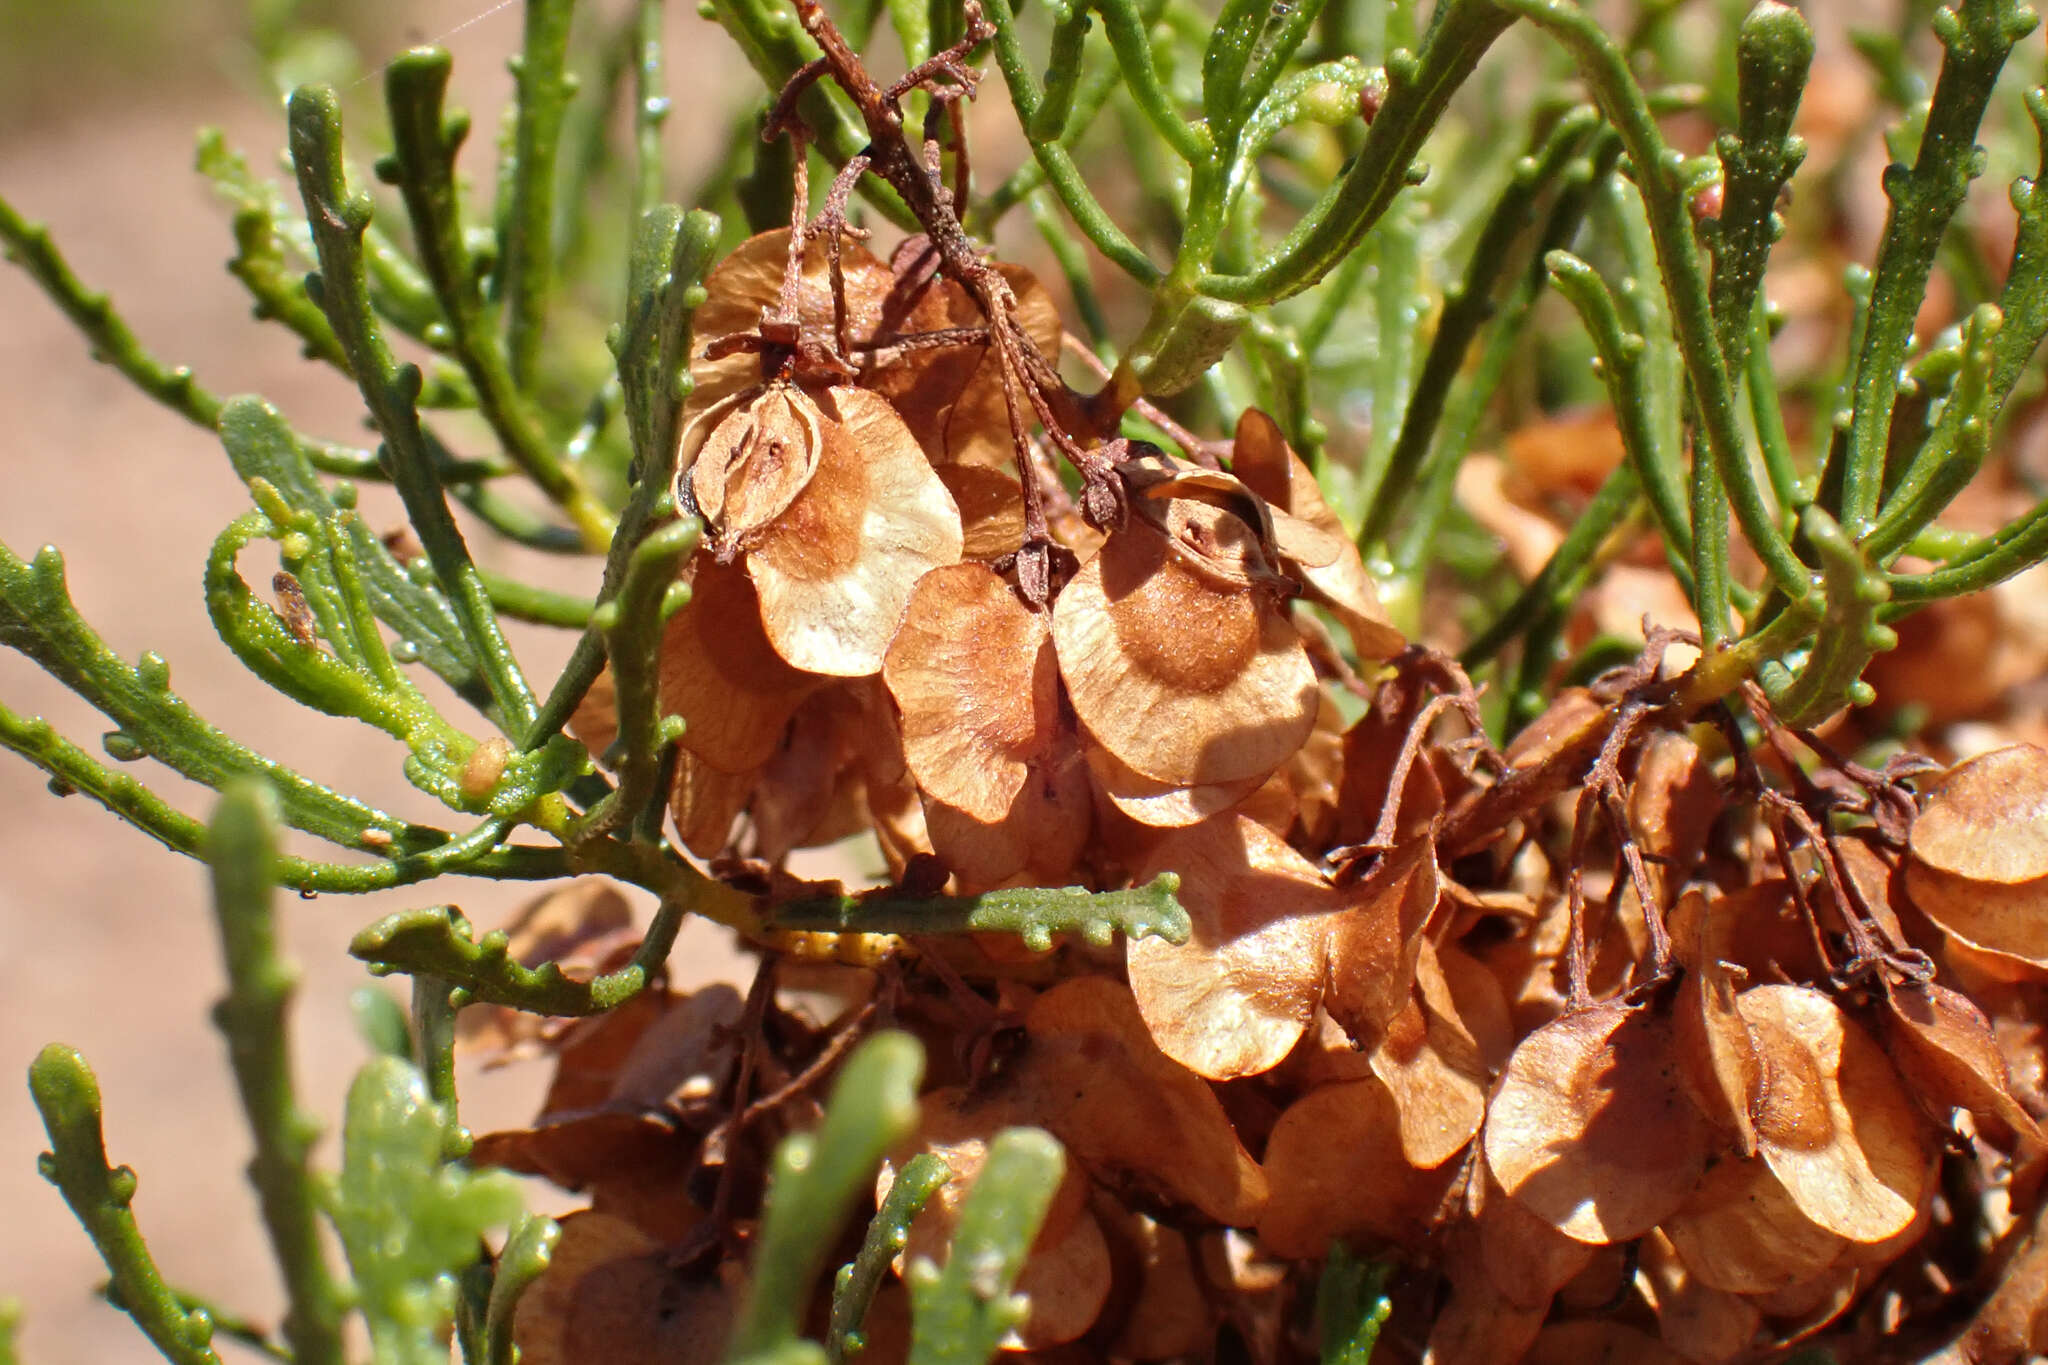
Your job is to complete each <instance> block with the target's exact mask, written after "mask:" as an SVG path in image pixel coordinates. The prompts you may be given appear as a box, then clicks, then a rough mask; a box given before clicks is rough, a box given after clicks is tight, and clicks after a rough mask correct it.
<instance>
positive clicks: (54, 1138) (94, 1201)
mask: <svg viewBox="0 0 2048 1365" xmlns="http://www.w3.org/2000/svg"><path fill="white" fill-rule="evenodd" d="M28 1084H29V1091H30V1093H31V1094H32V1095H33V1096H34V1097H35V1102H36V1108H37V1110H39V1111H40V1112H41V1114H42V1116H43V1127H44V1129H45V1130H46V1131H47V1132H48V1133H49V1135H50V1150H49V1151H47V1152H45V1153H43V1155H42V1156H41V1157H39V1158H38V1159H37V1166H38V1168H39V1169H40V1170H41V1171H42V1175H43V1178H44V1179H45V1180H47V1181H49V1182H50V1183H51V1184H52V1185H55V1186H56V1187H57V1189H58V1191H59V1192H60V1193H62V1194H63V1196H64V1202H65V1203H66V1204H69V1205H70V1206H71V1212H72V1215H73V1216H74V1217H76V1218H77V1219H78V1221H79V1222H80V1223H81V1224H83V1225H84V1227H85V1230H86V1233H87V1235H88V1236H90V1237H91V1238H92V1241H93V1245H94V1246H95V1247H97V1248H98V1249H99V1253H100V1259H101V1260H103V1261H105V1262H106V1263H107V1273H108V1274H110V1275H112V1276H113V1277H114V1287H115V1291H116V1292H117V1293H118V1294H119V1295H120V1298H121V1306H122V1308H123V1309H124V1310H125V1311H126V1312H127V1314H128V1316H129V1317H131V1318H133V1319H135V1325H136V1326H137V1327H140V1328H141V1329H142V1331H143V1333H144V1334H145V1335H146V1336H148V1337H149V1339H150V1341H151V1342H153V1343H154V1344H155V1346H156V1348H157V1350H158V1351H160V1352H161V1353H162V1354H163V1356H164V1358H165V1359H167V1360H170V1361H172V1362H174V1365H220V1357H219V1356H218V1355H215V1354H214V1351H213V1347H212V1346H211V1345H209V1344H208V1343H209V1342H210V1341H211V1340H212V1337H213V1319H212V1318H210V1317H209V1316H207V1315H206V1314H205V1313H204V1312H187V1311H186V1310H185V1308H184V1306H183V1305H182V1304H180V1303H179V1302H178V1296H177V1295H176V1294H174V1293H173V1292H171V1290H170V1288H169V1287H168V1286H167V1285H165V1284H164V1282H163V1277H162V1276H160V1275H159V1274H157V1269H156V1262H155V1261H154V1260H152V1259H151V1258H150V1254H149V1246H148V1244H147V1243H145V1242H144V1241H143V1240H142V1232H141V1229H139V1228H138V1227H136V1225H135V1215H134V1213H133V1212H132V1211H130V1209H129V1204H130V1203H131V1202H132V1201H133V1200H134V1198H135V1172H133V1171H131V1170H129V1169H128V1168H127V1167H126V1166H123V1167H121V1168H119V1169H114V1168H111V1167H109V1166H108V1165H107V1143H106V1137H105V1134H104V1133H103V1132H102V1131H101V1128H100V1087H99V1082H98V1080H96V1079H95V1078H94V1076H93V1074H92V1068H91V1067H89V1066H87V1065H86V1064H85V1059H84V1058H83V1057H81V1056H79V1055H78V1054H77V1053H76V1052H74V1051H72V1050H71V1049H70V1048H68V1047H65V1046H64V1045H62V1044H61V1043H52V1044H50V1045H49V1046H48V1047H46V1048H44V1049H43V1050H42V1052H41V1053H40V1054H38V1055H37V1057H36V1060H35V1062H34V1064H33V1065H31V1066H30V1067H29V1069H28Z"/></svg>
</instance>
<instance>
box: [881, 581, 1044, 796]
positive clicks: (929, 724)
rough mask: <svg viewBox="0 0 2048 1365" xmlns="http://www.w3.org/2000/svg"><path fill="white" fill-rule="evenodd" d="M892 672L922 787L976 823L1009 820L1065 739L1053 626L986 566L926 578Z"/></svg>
mask: <svg viewBox="0 0 2048 1365" xmlns="http://www.w3.org/2000/svg"><path fill="white" fill-rule="evenodd" d="M882 676H883V679H884V680H885V681H886V682H887V683H888V686H889V692H890V694H891V695H892V696H893V697H895V699H896V705H897V709H898V710H899V711H900V712H901V714H902V717H903V724H902V734H903V756H904V759H905V761H906V762H908V764H909V765H910V772H911V775H912V776H913V777H914V778H916V779H917V785H918V788H919V789H920V790H921V791H923V792H924V793H925V794H926V795H927V796H930V797H933V798H936V799H937V800H939V801H942V802H944V803H945V804H946V805H948V806H951V807H953V808H954V809H956V810H958V811H960V812H961V813H962V814H963V815H966V816H967V817H968V818H969V819H972V820H978V821H981V822H982V823H984V824H993V823H994V822H995V821H997V820H1000V819H1002V818H1003V817H1004V816H1005V815H1006V814H1008V813H1009V809H1010V805H1011V803H1012V802H1013V801H1015V800H1016V798H1017V793H1018V792H1019V791H1020V790H1021V789H1022V788H1023V786H1024V782H1025V778H1026V777H1027V775H1028V773H1029V770H1030V765H1031V763H1032V762H1033V760H1037V759H1042V758H1044V757H1045V756H1046V755H1047V754H1048V753H1049V751H1050V750H1051V749H1052V748H1053V747H1054V746H1055V745H1056V744H1058V743H1059V742H1060V740H1061V739H1062V737H1063V731H1062V726H1061V724H1060V696H1059V666H1058V664H1057V663H1056V662H1055V661H1054V659H1053V651H1052V632H1051V628H1050V626H1049V625H1048V623H1047V622H1046V619H1045V616H1044V614H1043V613H1041V612H1035V611H1032V610H1031V609H1030V608H1029V607H1027V606H1025V605H1024V604H1023V603H1022V602H1021V601H1019V600H1018V598H1017V596H1016V594H1015V593H1013V592H1011V591H1010V589H1009V587H1008V585H1006V584H1005V583H1004V582H1003V580H1002V579H1000V578H998V577H996V575H995V574H993V573H991V572H990V571H989V570H988V569H986V568H984V567H983V566H982V565H979V564H954V565H951V566H949V567H947V568H943V569H939V570H935V571H934V572H932V573H929V574H926V575H925V576H924V578H923V579H922V580H921V581H920V582H919V583H918V585H917V588H916V590H915V591H914V592H913V593H912V595H911V598H910V606H909V609H908V611H907V612H906V613H905V616H904V621H903V627H902V629H901V630H899V631H897V633H896V638H895V641H894V642H893V643H892V644H891V645H890V646H889V653H888V656H887V658H886V659H885V660H884V661H883V666H882Z"/></svg>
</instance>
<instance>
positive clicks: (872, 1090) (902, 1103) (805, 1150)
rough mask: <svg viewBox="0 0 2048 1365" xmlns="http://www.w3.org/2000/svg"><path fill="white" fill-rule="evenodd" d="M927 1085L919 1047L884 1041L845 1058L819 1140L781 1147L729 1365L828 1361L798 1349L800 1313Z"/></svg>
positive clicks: (911, 1124) (800, 1138) (790, 1141)
mask: <svg viewBox="0 0 2048 1365" xmlns="http://www.w3.org/2000/svg"><path fill="white" fill-rule="evenodd" d="M923 1076H924V1051H923V1049H922V1048H921V1047H919V1046H918V1043H917V1040H916V1039H915V1038H912V1037H910V1036H909V1035H908V1034H903V1033H878V1034H876V1035H875V1036H874V1037H872V1038H870V1039H868V1040H867V1041H866V1042H864V1043H862V1044H861V1045H860V1047H859V1048H858V1049H857V1050H856V1051H855V1052H854V1054H853V1055H852V1056H851V1057H850V1058H848V1059H847V1062H846V1066H845V1069H844V1070H842V1071H841V1072H840V1073H839V1079H838V1080H837V1081H835V1082H834V1083H833V1086H832V1096H831V1099H830V1100H829V1101H828V1102H827V1104H826V1107H825V1121H824V1123H823V1124H821V1125H820V1126H819V1128H818V1131H817V1132H815V1133H799V1134H795V1135H793V1136H790V1137H787V1138H784V1139H783V1140H782V1142H781V1143H780V1144H778V1145H777V1147H776V1149H775V1156H774V1160H773V1164H772V1169H771V1171H770V1174H769V1180H768V1197H767V1205H766V1208H765V1210H764V1211H763V1213H762V1216H761V1231H760V1239H759V1243H758V1246H757V1247H756V1250H755V1254H754V1279H753V1283H752V1285H751V1286H749V1288H748V1291H747V1297H746V1303H745V1306H744V1307H743V1308H742V1309H741V1310H740V1316H739V1320H738V1323H737V1324H736V1325H735V1327H734V1329H733V1337H732V1345H731V1348H730V1350H729V1351H728V1353H727V1357H726V1358H727V1360H728V1361H729V1362H731V1365H741V1363H742V1362H745V1363H746V1365H754V1363H755V1362H768V1361H773V1362H788V1363H789V1365H795V1362H798V1361H806V1362H810V1361H815V1362H821V1363H822V1362H823V1361H824V1360H825V1352H824V1350H823V1348H821V1347H819V1346H817V1345H816V1344H814V1343H810V1342H805V1341H803V1340H801V1337H800V1332H801V1329H802V1314H803V1309H804V1305H805V1304H806V1303H808V1302H809V1301H810V1290H811V1285H812V1283H813V1282H814V1281H816V1279H817V1278H818V1272H819V1271H820V1270H821V1269H823V1268H824V1262H825V1256H826V1254H827V1252H828V1251H829V1249H830V1247H831V1242H832V1237H833V1235H834V1233H835V1232H836V1231H837V1230H838V1229H839V1228H840V1227H841V1226H843V1225H844V1224H845V1222H846V1219H847V1215H848V1214H849V1213H851V1212H852V1209H853V1204H854V1200H855V1199H856V1198H858V1197H859V1195H860V1192H861V1191H862V1190H863V1189H866V1188H868V1187H869V1186H870V1185H871V1184H872V1182H873V1180H874V1173H875V1167H876V1165H877V1163H879V1162H880V1161H881V1158H882V1153H883V1152H885V1151H887V1150H888V1149H889V1148H890V1147H892V1146H894V1145H895V1144H897V1143H899V1142H901V1141H903V1140H904V1139H905V1138H907V1137H909V1136H910V1135H911V1133H913V1132H915V1131H916V1128H917V1119H918V1107H917V1089H918V1082H919V1081H920V1080H921V1079H922V1078H923Z"/></svg>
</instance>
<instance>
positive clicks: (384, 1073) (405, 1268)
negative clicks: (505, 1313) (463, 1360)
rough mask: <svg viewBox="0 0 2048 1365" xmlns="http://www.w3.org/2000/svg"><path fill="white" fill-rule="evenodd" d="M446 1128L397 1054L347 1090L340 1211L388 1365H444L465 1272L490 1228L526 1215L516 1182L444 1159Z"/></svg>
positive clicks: (374, 1343)
mask: <svg viewBox="0 0 2048 1365" xmlns="http://www.w3.org/2000/svg"><path fill="white" fill-rule="evenodd" d="M445 1122H446V1117H445V1115H444V1114H443V1112H442V1109H441V1106H439V1105H437V1104H435V1103H434V1102H433V1100H432V1099H431V1098H430V1097H429V1096H428V1093H427V1083H426V1080H425V1079H424V1078H423V1077H422V1076H421V1075H420V1073H419V1071H418V1070H417V1069H416V1068H414V1067H412V1066H410V1065H408V1064H407V1063H405V1062H402V1061H400V1060H398V1059H397V1058H395V1057H379V1058H376V1059H374V1060H372V1061H371V1062H370V1063H369V1064H368V1065H366V1066H365V1067H364V1068H363V1069H362V1071H361V1072H360V1073H359V1074H358V1075H357V1076H356V1079H355V1082H354V1083H353V1084H352V1085H350V1086H349V1092H348V1104H347V1107H346V1109H345V1111H344V1118H343V1121H342V1146H341V1172H340V1175H339V1177H338V1178H337V1180H336V1182H335V1186H334V1193H333V1205H332V1209H331V1214H332V1217H333V1219H334V1226H335V1229H336V1230H337V1231H338V1232H339V1233H340V1234H341V1242H342V1246H343V1248H344V1249H345V1250H346V1251H347V1252H348V1262H349V1268H350V1270H351V1271H352V1272H353V1273H354V1277H355V1283H356V1294H357V1300H358V1303H359V1305H360V1307H361V1309H362V1313H363V1317H364V1320H365V1321H366V1322H367V1323H368V1324H369V1328H370V1342H371V1347H372V1350H373V1352H374V1354H375V1356H376V1358H377V1360H378V1362H379V1365H387V1362H388V1365H414V1363H415V1362H418V1363H419V1365H425V1363H426V1362H429V1361H431V1362H433V1365H443V1363H444V1362H445V1361H446V1360H447V1359H448V1333H449V1331H450V1330H451V1327H452V1324H453V1322H454V1317H455V1303H456V1278H455V1277H456V1275H457V1273H458V1272H460V1271H461V1270H463V1269H464V1268H465V1267H467V1266H469V1265H470V1264H472V1263H473V1262H475V1260H476V1259H477V1256H478V1250H479V1246H480V1244H481V1243H480V1239H481V1238H482V1236H483V1234H484V1233H485V1231H487V1230H488V1229H491V1228H496V1227H503V1226H505V1225H507V1224H509V1223H511V1222H513V1221H514V1220H515V1219H517V1218H519V1217H520V1216H521V1209H520V1198H519V1188H518V1185H517V1183H516V1182H515V1181H514V1180H513V1178H512V1177H511V1176H509V1175H505V1174H503V1173H502V1172H496V1171H492V1172H483V1173H478V1172H474V1171H470V1170H468V1169H466V1168H464V1167H463V1166H461V1165H460V1164H450V1163H446V1162H444V1161H443V1160H442V1158H441V1144H442V1132H443V1127H444V1124H445Z"/></svg>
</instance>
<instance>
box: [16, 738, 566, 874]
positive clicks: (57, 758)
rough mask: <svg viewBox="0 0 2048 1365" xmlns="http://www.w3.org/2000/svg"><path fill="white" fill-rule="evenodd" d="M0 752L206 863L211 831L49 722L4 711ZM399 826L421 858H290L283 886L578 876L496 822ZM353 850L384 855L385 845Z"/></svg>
mask: <svg viewBox="0 0 2048 1365" xmlns="http://www.w3.org/2000/svg"><path fill="white" fill-rule="evenodd" d="M116 733H119V734H125V732H119V731H117V732H116ZM0 748H5V749H9V750H12V751H13V752H15V753H17V754H20V755H21V756H22V757H23V758H26V759H27V760H28V761H29V762H31V763H33V764H35V765H36V766H37V767H38V768H40V769H42V770H43V771H44V772H46V773H48V774H49V775H50V778H51V788H52V790H54V791H57V792H59V793H60V794H62V795H70V794H72V793H82V794H84V795H86V796H89V797H91V798H92V799H93V800H94V801H97V802H99V803H100V804H101V805H102V806H105V807H106V808H107V809H108V810H110V811H112V812H113V813H114V814H115V815H118V816H120V817H121V818H122V819H123V820H125V821H127V822H128V823H129V824H131V825H133V826H134V827H135V828H137V829H139V830H141V831H142V832H143V833H144V834H147V835H149V836H150V837H151V838H152V839H155V840H156V841H157V842H158V843H160V844H162V845H163V846H164V847H166V848H168V849H170V850H171V851H172V852H174V853H182V854H184V855H185V856H187V857H189V858H200V857H203V856H204V855H205V850H206V826H204V825H202V824H201V823H200V822H199V821H197V820H194V819H193V818H192V817H191V816H189V815H186V814H184V813H183V812H181V811H179V810H177V809H175V808H174V807H172V806H171V805H170V803H168V802H167V801H165V800H164V799H163V798H162V797H160V796H158V795H157V794H156V793H155V792H153V791H151V790H150V789H149V788H148V787H146V786H144V785H143V784H142V783H140V782H138V781H136V780H135V779H134V778H132V777H130V776H128V775H127V774H126V773H117V772H113V771H112V770H110V769H109V768H107V767H106V765H104V764H102V763H100V762H98V761H97V760H95V759H94V758H93V757H92V756H91V755H89V754H87V753H86V752H85V751H84V750H83V749H80V748H79V747H78V746H77V745H75V744H72V743H71V742H70V741H68V740H66V739H65V738H63V737H62V736H61V735H59V734H58V733H57V732H56V730H55V728H54V727H52V726H51V725H50V723H49V722H48V721H45V720H40V719H36V718H29V717H23V716H19V715H16V714H15V713H14V712H12V711H10V710H8V709H7V708H6V707H5V706H0ZM386 818H388V817H386ZM393 825H394V827H395V828H397V829H398V830H400V832H401V835H402V838H401V839H398V840H394V841H393V846H394V847H398V848H405V849H413V850H417V851H413V852H391V853H389V854H388V855H387V857H388V861H383V860H380V861H378V862H375V863H371V864H368V865H360V864H358V865H343V864H339V863H322V862H316V861H313V860H311V859H307V858H299V857H294V856H289V855H287V856H284V857H281V858H280V859H279V860H278V865H277V866H278V881H279V882H280V883H281V884H283V885H285V886H288V887H291V888H292V889H293V890H294V891H303V892H307V893H309V894H312V893H318V892H322V891H329V892H337V893H340V894H343V895H361V894H364V893H367V892H371V891H385V890H389V889H390V888H392V887H397V886H410V885H412V884H413V883H415V882H423V881H430V880H432V879H433V878H436V877H446V876H462V877H485V878H490V879H492V880H503V881H551V880H554V879H555V878H558V877H565V876H568V875H570V874H571V873H572V872H573V871H574V870H575V869H574V867H573V866H572V865H571V863H570V861H569V857H568V855H567V854H566V853H565V852H563V851H562V850H561V849H558V848H541V847H537V846H525V845H517V846H507V847H499V840H500V839H501V838H502V836H503V833H504V828H505V827H504V825H503V824H502V823H500V822H495V821H494V822H491V823H490V824H489V826H487V827H486V832H487V833H488V834H489V835H490V837H489V838H488V840H480V839H478V838H475V837H471V836H465V837H463V838H459V839H458V838H451V837H450V836H449V835H448V834H447V832H446V831H443V830H438V829H433V828H431V827H429V826H425V825H409V824H404V825H401V824H398V823H397V822H393ZM380 832H381V831H380ZM345 842H351V843H359V844H360V846H361V847H364V848H368V849H374V850H377V851H380V852H382V851H383V846H382V842H381V841H376V842H373V841H371V840H368V839H362V840H349V841H345Z"/></svg>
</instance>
